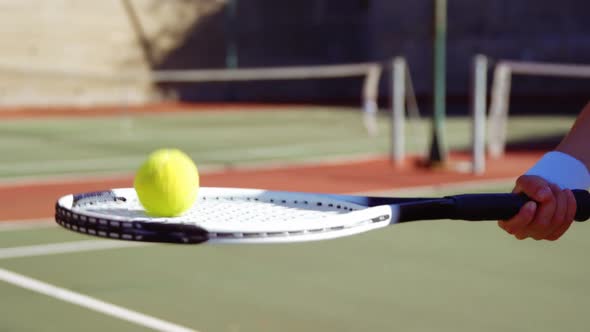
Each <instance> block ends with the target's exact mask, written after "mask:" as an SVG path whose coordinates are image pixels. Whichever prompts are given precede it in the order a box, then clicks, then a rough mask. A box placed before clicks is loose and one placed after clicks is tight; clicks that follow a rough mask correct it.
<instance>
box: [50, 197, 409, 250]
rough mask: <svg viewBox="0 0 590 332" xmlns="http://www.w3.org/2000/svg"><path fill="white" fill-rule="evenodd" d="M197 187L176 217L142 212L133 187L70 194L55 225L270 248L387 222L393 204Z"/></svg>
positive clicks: (128, 236) (102, 233)
mask: <svg viewBox="0 0 590 332" xmlns="http://www.w3.org/2000/svg"><path fill="white" fill-rule="evenodd" d="M352 197H354V196H338V195H323V194H312V193H296V192H284V191H269V190H259V189H241V188H211V187H202V188H200V189H199V195H198V198H197V201H196V202H195V204H194V205H193V206H192V207H191V208H190V209H189V210H188V211H187V212H186V213H184V214H183V215H181V216H179V217H174V218H155V217H151V216H149V215H147V214H146V212H145V210H144V209H143V207H142V206H141V204H140V203H139V200H138V198H137V194H136V192H135V190H134V189H133V188H119V189H112V190H107V191H101V192H92V193H82V194H72V195H66V196H64V197H61V198H60V199H59V200H58V201H57V203H56V214H55V220H56V222H57V223H58V224H60V225H61V226H63V227H65V228H67V229H69V230H72V231H76V232H80V233H84V234H88V235H92V236H99V237H105V238H110V239H120V240H129V241H147V242H166V243H186V244H196V243H203V242H207V243H277V242H301V241H313V240H324V239H331V238H337V237H343V236H348V235H353V234H358V233H362V232H366V231H369V230H372V229H376V228H381V227H384V226H387V225H389V224H390V223H391V222H392V221H393V220H395V218H396V216H397V213H396V209H395V207H394V206H389V205H383V206H376V207H369V206H368V205H367V203H366V202H365V201H366V200H363V199H362V197H359V196H356V197H355V199H351V198H352Z"/></svg>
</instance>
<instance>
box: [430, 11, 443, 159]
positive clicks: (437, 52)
mask: <svg viewBox="0 0 590 332" xmlns="http://www.w3.org/2000/svg"><path fill="white" fill-rule="evenodd" d="M433 23H434V41H433V49H434V52H433V53H434V54H433V55H434V59H433V60H434V61H433V62H434V63H433V67H434V70H433V81H434V87H433V93H434V95H433V114H432V140H431V142H430V151H429V157H428V165H429V166H431V167H437V166H443V165H444V164H445V162H446V159H447V146H446V142H445V135H444V128H445V116H446V110H445V106H446V36H447V0H434V22H433Z"/></svg>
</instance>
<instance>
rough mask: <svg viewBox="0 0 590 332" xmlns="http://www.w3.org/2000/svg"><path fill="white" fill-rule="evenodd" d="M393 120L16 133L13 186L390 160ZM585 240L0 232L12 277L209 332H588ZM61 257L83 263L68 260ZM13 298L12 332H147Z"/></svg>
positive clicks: (248, 120)
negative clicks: (42, 180) (140, 169)
mask: <svg viewBox="0 0 590 332" xmlns="http://www.w3.org/2000/svg"><path fill="white" fill-rule="evenodd" d="M388 121H389V119H388V117H387V116H385V115H382V116H381V117H380V119H379V126H380V132H379V135H378V136H376V137H368V135H367V133H366V131H365V129H364V127H363V125H362V118H361V116H360V114H359V113H358V112H352V111H341V110H340V111H335V110H330V109H317V110H305V111H304V110H299V111H277V112H270V111H264V112H262V111H248V112H219V113H215V112H200V113H168V114H159V115H136V116H132V117H131V116H128V117H103V118H78V119H65V118H62V119H57V118H53V119H27V120H8V119H5V120H2V122H1V123H0V179H4V180H8V179H11V180H15V179H16V178H18V177H43V176H53V175H68V176H69V175H74V176H78V175H82V174H90V173H110V172H117V173H120V172H124V173H131V172H133V171H134V170H135V169H136V167H137V166H138V165H139V163H140V162H141V161H142V160H143V159H144V158H145V156H146V154H147V153H148V152H149V151H151V150H152V149H155V148H159V147H163V146H173V147H179V148H181V149H184V150H186V151H187V152H189V153H190V154H191V156H192V157H193V158H194V159H195V161H196V162H197V164H198V165H199V166H200V167H201V168H205V169H206V168H215V167H222V166H252V165H268V164H273V163H292V162H317V161H325V160H337V159H342V158H351V159H354V158H358V157H364V156H370V155H383V154H386V153H387V151H388V149H389V135H390V132H389V126H388ZM572 123H573V117H551V118H548V117H537V118H518V117H514V118H511V121H510V127H509V130H508V133H509V136H510V139H511V140H512V141H519V140H522V139H524V138H527V139H530V138H533V139H535V138H539V139H541V138H546V137H553V136H559V135H563V134H564V133H565V132H566V131H567V129H568V128H569V127H570V126H571V124H572ZM428 132H429V127H428V124H427V123H425V122H422V123H410V124H408V128H407V136H408V150H409V151H410V152H413V153H420V152H425V151H426V146H427V144H426V143H427V142H428V139H429V136H428ZM447 132H448V135H447V140H448V141H449V143H450V144H451V146H452V148H454V149H460V148H466V147H467V146H468V145H469V136H470V134H469V121H468V119H465V118H449V119H448V121H447ZM472 188H473V187H470V189H469V191H473V190H472ZM508 190H510V183H505V184H502V185H499V186H498V185H495V186H493V187H490V186H488V187H486V186H483V185H482V186H481V187H479V188H477V191H508ZM461 191H462V190H461V189H460V188H456V187H453V189H449V188H446V189H445V188H443V187H440V188H439V189H437V191H436V192H421V193H413V195H437V196H439V195H444V194H448V193H457V192H461ZM390 194H392V195H395V192H391V193H390ZM588 226H589V225H586V224H576V225H574V226H573V230H572V231H570V232H568V233H567V234H566V235H565V237H564V238H563V239H561V240H560V241H558V242H537V241H533V240H527V241H517V240H515V239H513V238H511V237H509V236H508V235H506V234H505V233H504V232H503V231H501V230H500V229H499V228H498V227H497V226H496V225H495V222H480V223H468V222H460V221H423V222H414V223H408V224H404V225H398V226H394V227H390V228H388V229H385V230H381V231H374V232H370V233H366V234H362V235H359V236H354V237H349V238H343V239H337V240H331V241H324V242H314V243H305V244H283V245H249V246H246V245H234V246H207V245H201V246H180V245H145V246H134V247H115V248H110V249H95V250H91V249H88V244H89V243H107V241H106V240H98V239H96V238H91V237H86V236H83V235H79V234H74V233H71V232H68V231H66V230H62V229H61V228H58V227H55V226H54V227H47V226H46V225H44V226H43V227H39V228H35V227H33V228H30V229H18V230H16V229H12V230H11V229H8V228H2V227H0V274H2V273H1V272H2V271H5V270H6V271H12V272H15V273H18V274H21V275H23V276H27V277H30V278H34V279H36V280H39V281H42V282H45V283H49V284H51V285H54V286H57V287H61V288H63V289H67V290H69V291H73V292H77V293H80V294H83V295H87V296H91V297H93V298H95V299H99V300H102V301H106V302H109V303H112V304H114V305H117V306H121V307H124V308H127V309H129V310H134V311H137V312H140V313H143V314H145V315H149V316H153V317H156V318H159V319H162V320H165V321H168V322H172V323H175V324H178V325H181V326H185V327H188V328H191V329H195V330H197V331H202V332H204V331H228V332H244V331H298V332H300V331H355V332H356V331H460V332H461V331H465V332H466V331H535V332H540V331H562V330H563V331H587V330H588V326H590V317H589V316H586V315H585V310H586V308H587V307H588V306H589V305H590V297H589V295H590V288H589V287H588V286H587V285H588V282H587V280H586V279H587V276H588V275H590V268H589V267H588V265H587V264H585V261H586V252H588V251H589V250H590V244H588V241H587V239H588V237H589V236H590V228H589V227H588ZM102 241H105V242H102ZM118 243H125V244H126V242H118ZM61 244H65V245H70V246H71V245H74V250H73V251H72V250H71V249H70V250H69V251H67V252H66V250H64V251H63V252H60V249H59V248H62V247H64V246H62V245H61ZM39 246H40V247H39ZM78 246H79V248H80V250H75V249H76V248H78ZM50 248H52V249H51V250H50ZM56 248H58V249H56ZM70 248H71V247H70ZM83 248H86V249H87V250H86V251H83ZM49 251H53V253H51V254H47V255H39V254H38V253H39V252H41V253H47V252H49ZM35 252H37V253H35ZM0 294H1V298H2V299H1V300H0V313H1V315H0V331H16V332H20V331H90V332H94V331H146V330H147V328H146V327H144V326H141V325H138V324H135V323H131V322H127V321H124V320H121V319H119V318H116V317H113V316H109V315H106V314H102V313H98V312H96V311H93V310H91V309H88V308H84V307H81V306H78V305H74V304H71V303H67V302H64V301H62V300H59V299H56V298H54V297H51V296H47V295H43V294H40V293H37V292H33V291H31V290H27V289H24V288H22V287H18V286H16V285H14V284H11V283H8V282H5V281H0Z"/></svg>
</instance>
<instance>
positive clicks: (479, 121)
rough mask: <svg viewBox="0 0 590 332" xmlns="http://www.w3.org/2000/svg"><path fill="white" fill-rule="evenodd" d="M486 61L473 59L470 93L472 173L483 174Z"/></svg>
mask: <svg viewBox="0 0 590 332" xmlns="http://www.w3.org/2000/svg"><path fill="white" fill-rule="evenodd" d="M487 73H488V59H487V58H486V57H485V56H484V55H481V54H478V55H476V56H475V58H474V59H473V75H472V90H471V91H472V92H471V115H472V121H473V122H472V127H471V144H472V159H473V165H472V172H473V173H474V174H483V173H484V172H485V168H486V153H485V137H486V119H485V118H486V96H487V93H486V92H487Z"/></svg>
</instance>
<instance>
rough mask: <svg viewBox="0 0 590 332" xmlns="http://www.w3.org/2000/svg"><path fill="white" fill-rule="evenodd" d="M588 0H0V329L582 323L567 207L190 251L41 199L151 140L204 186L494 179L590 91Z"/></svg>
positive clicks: (93, 175) (484, 187)
mask: <svg viewBox="0 0 590 332" xmlns="http://www.w3.org/2000/svg"><path fill="white" fill-rule="evenodd" d="M589 11H590V3H589V2H588V1H584V0H562V1H554V0H538V1H534V2H530V1H529V2H523V1H521V2H518V1H505V0H493V1H492V0H481V1H477V2H473V1H467V0H455V1H446V0H428V1H414V2H412V3H408V2H401V1H387V0H314V1H310V0H300V1H271V0H249V1H246V0H167V1H157V0H105V1H90V0H76V1H75V0H54V1H41V0H20V1H16V0H0V42H1V45H2V52H0V207H1V209H0V294H2V300H0V312H1V313H2V314H1V315H0V330H1V331H79V330H82V329H83V330H86V331H104V330H107V329H110V330H114V331H136V330H137V331H143V330H166V331H188V330H198V331H232V332H235V331H301V330H306V331H353V330H355V331H358V330H366V331H390V330H394V329H397V330H402V331H463V330H464V331H497V330H503V331H529V330H535V331H555V330H562V329H567V330H568V331H586V330H587V327H588V325H589V324H590V319H589V318H588V317H587V315H585V314H584V311H583V310H584V308H585V307H587V306H588V305H589V304H590V303H589V300H588V294H589V292H590V289H589V288H588V286H587V282H586V280H585V278H584V276H585V275H587V273H588V272H590V271H589V269H588V267H587V266H586V265H585V264H583V261H584V259H585V257H584V253H585V252H586V251H587V250H588V249H590V247H589V245H588V241H587V238H586V236H589V235H590V229H589V228H588V227H586V225H584V224H577V225H574V227H572V230H571V231H569V232H568V233H567V234H566V236H565V237H564V238H563V239H561V240H560V241H558V242H555V243H545V242H536V241H532V240H529V241H516V240H515V239H513V238H511V237H509V236H507V235H506V234H504V233H503V232H502V231H501V230H499V229H498V227H497V226H496V225H495V223H494V222H490V223H487V222H483V223H477V224H468V223H464V222H451V221H432V222H423V223H422V222H421V223H412V224H413V225H403V226H399V227H393V228H391V229H388V230H385V231H382V232H377V233H374V234H364V235H361V236H355V237H352V238H346V239H338V240H333V241H327V242H321V243H311V244H289V245H275V246H231V247H221V246H217V247H215V246H198V247H186V246H173V245H137V246H135V245H131V244H129V243H127V242H111V241H107V240H100V239H95V238H89V237H85V236H82V235H78V234H74V233H70V232H68V231H65V230H62V229H60V228H58V227H57V226H56V225H55V223H54V222H53V217H52V215H53V208H54V204H55V201H56V200H57V199H58V198H59V197H60V196H61V195H65V194H69V193H72V192H86V191H91V190H102V189H109V188H113V187H130V186H131V185H132V181H133V174H134V172H135V170H136V169H137V167H138V166H139V165H140V163H141V162H142V161H143V160H144V158H146V156H147V154H148V153H149V152H150V151H152V150H154V149H157V148H162V147H176V148H180V149H182V150H184V151H186V152H187V153H188V154H189V155H190V156H191V157H192V158H193V159H194V160H195V162H196V163H197V165H198V166H199V170H200V172H201V176H202V185H203V186H226V187H256V188H266V189H277V190H303V191H314V192H328V193H330V192H332V193H359V194H371V195H388V196H429V195H436V196H439V195H446V194H453V193H462V192H498V191H499V192H507V191H510V190H511V189H512V185H513V183H514V180H515V178H516V177H517V176H518V175H520V174H522V173H523V172H524V171H526V170H527V169H528V168H529V167H530V166H531V165H532V164H534V162H535V161H536V160H537V159H538V158H539V157H540V156H541V155H542V154H543V153H544V152H546V151H549V150H551V149H552V148H553V147H554V146H555V145H556V144H557V143H558V142H559V141H560V139H561V138H563V136H564V135H565V133H566V132H567V131H568V130H569V128H570V127H571V125H572V124H573V122H574V120H575V117H576V115H577V114H578V112H580V110H581V109H582V108H583V107H584V105H585V104H586V103H587V102H588V101H589V100H590V93H589V91H590V25H588V24H587V21H588V20H587V16H588V15H587V13H588V12H589ZM586 233H589V235H586ZM578 259H582V261H579V260H578ZM59 294H62V295H59ZM63 294H66V295H63ZM79 295H83V296H86V297H87V298H86V299H87V300H88V299H94V300H100V301H104V302H107V304H110V305H114V306H117V309H115V310H112V311H109V312H104V311H101V309H100V308H101V306H100V305H97V304H96V302H92V301H82V302H84V303H85V304H81V302H76V300H75V299H76V298H78V297H77V296H79ZM133 313H140V314H141V315H143V316H139V318H138V316H137V315H134V314H133ZM134 317H135V318H134ZM154 322H156V323H154Z"/></svg>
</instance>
